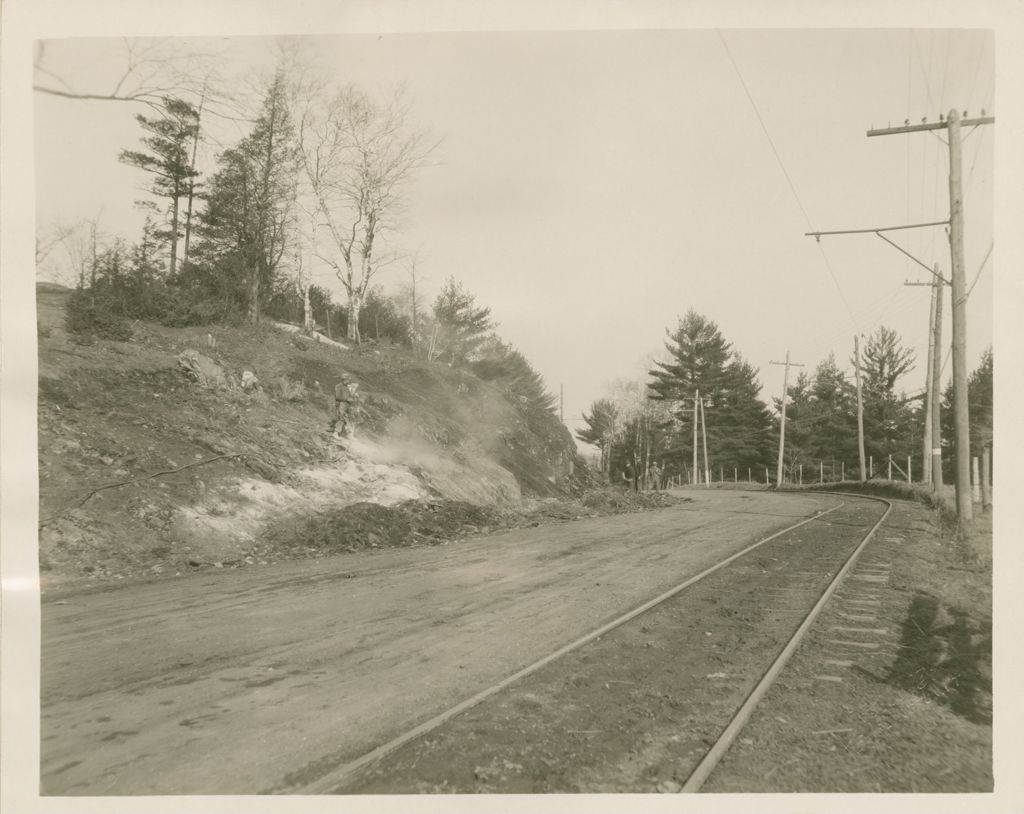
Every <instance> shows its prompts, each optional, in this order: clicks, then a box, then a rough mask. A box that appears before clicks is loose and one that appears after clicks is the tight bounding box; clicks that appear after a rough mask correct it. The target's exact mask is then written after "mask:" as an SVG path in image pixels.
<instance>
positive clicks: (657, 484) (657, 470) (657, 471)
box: [651, 461, 661, 492]
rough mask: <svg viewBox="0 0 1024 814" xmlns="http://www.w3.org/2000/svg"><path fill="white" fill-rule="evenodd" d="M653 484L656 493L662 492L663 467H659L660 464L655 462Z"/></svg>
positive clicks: (652, 472)
mask: <svg viewBox="0 0 1024 814" xmlns="http://www.w3.org/2000/svg"><path fill="white" fill-rule="evenodd" d="M651 484H652V485H653V488H654V491H655V492H660V491H661V467H660V466H658V462H657V461H655V462H654V465H653V466H652V467H651Z"/></svg>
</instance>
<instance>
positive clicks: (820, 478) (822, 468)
mask: <svg viewBox="0 0 1024 814" xmlns="http://www.w3.org/2000/svg"><path fill="white" fill-rule="evenodd" d="M824 482H825V462H824V461H818V483H824Z"/></svg>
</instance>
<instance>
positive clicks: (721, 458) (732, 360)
mask: <svg viewBox="0 0 1024 814" xmlns="http://www.w3.org/2000/svg"><path fill="white" fill-rule="evenodd" d="M666 333H667V334H668V337H669V338H668V341H667V342H666V343H665V347H666V349H667V350H668V351H669V353H670V355H671V358H670V360H669V361H667V362H656V363H655V365H656V367H655V369H653V370H651V371H650V376H651V382H650V384H649V388H650V398H651V399H653V400H655V401H664V402H669V403H671V404H672V405H673V407H674V409H675V417H676V418H677V419H678V421H679V425H677V426H676V427H674V428H672V429H673V430H674V435H675V438H676V439H678V441H677V442H672V441H668V442H667V443H666V449H667V450H668V452H669V454H670V456H671V457H672V458H673V459H674V463H675V464H676V465H677V466H678V467H682V466H683V465H685V464H686V462H687V460H689V458H690V455H692V451H693V446H692V427H693V422H694V416H693V413H692V408H693V403H694V402H693V399H694V394H695V393H696V392H697V391H699V392H700V396H701V400H702V401H703V402H704V414H705V424H706V432H707V444H708V456H709V460H710V461H711V462H712V464H717V465H718V466H720V467H723V468H728V469H732V468H733V467H736V468H742V469H746V468H747V467H748V466H757V465H762V464H764V463H766V462H767V461H768V460H770V456H771V448H772V418H771V415H770V413H769V412H768V408H767V406H766V405H765V404H764V402H763V401H761V399H760V398H759V393H760V390H761V387H760V385H759V384H758V381H757V374H758V371H757V369H756V368H754V367H752V366H751V365H749V364H748V363H747V362H745V361H744V360H743V358H742V357H741V356H740V355H739V354H738V353H736V352H734V351H733V349H732V346H731V345H730V343H729V342H727V341H726V340H725V338H724V337H723V336H722V334H721V332H720V331H719V329H718V326H717V325H716V324H715V323H714V322H712V321H711V320H709V319H707V318H706V317H703V316H701V315H700V314H698V313H697V312H696V311H693V310H692V309H691V310H690V311H688V312H687V313H686V316H685V317H683V319H682V320H680V322H679V325H678V326H677V328H676V330H675V331H674V332H668V331H666ZM687 410H689V411H690V412H687ZM661 423H662V425H663V426H664V427H665V429H668V427H667V423H666V422H664V421H662V422H661ZM687 428H690V430H689V431H688V430H687ZM698 451H699V453H700V454H699V456H698V457H702V456H703V439H699V440H698Z"/></svg>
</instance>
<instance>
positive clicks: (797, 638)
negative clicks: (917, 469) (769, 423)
mask: <svg viewBox="0 0 1024 814" xmlns="http://www.w3.org/2000/svg"><path fill="white" fill-rule="evenodd" d="M808 491H810V490H808ZM815 494H826V495H845V496H847V497H859V498H864V499H867V500H875V501H878V502H880V503H884V504H886V509H885V512H883V513H882V516H881V517H880V518H879V519H878V522H876V523H875V524H874V525H873V526H872V527H871V529H870V530H869V531H868V533H867V534H866V535H865V536H864V539H863V540H861V542H860V543H859V544H858V546H857V547H856V548H855V549H854V550H853V553H852V554H851V555H850V556H849V557H848V558H847V560H846V563H845V564H844V565H843V567H842V568H840V569H839V571H838V573H837V574H836V575H835V577H834V578H833V579H832V581H831V582H830V583H829V584H828V586H827V587H826V588H825V590H824V592H823V593H822V595H821V597H819V599H818V601H817V602H816V603H815V604H814V607H813V608H811V610H810V611H809V612H808V613H807V616H805V617H804V620H803V621H802V622H801V623H800V627H798V628H797V629H796V632H795V633H794V634H793V636H792V637H791V638H790V640H789V641H788V642H787V643H786V646H785V647H783V648H782V652H780V653H779V655H778V656H777V657H776V659H775V661H773V662H772V664H771V666H770V667H769V668H768V669H767V671H765V674H764V675H763V676H762V677H761V680H760V681H759V682H758V683H757V685H756V686H755V687H754V689H753V690H751V691H750V694H749V695H748V696H747V698H746V700H745V701H744V702H743V704H742V705H741V706H740V708H739V710H737V712H736V714H735V715H734V716H733V718H732V720H731V721H730V722H729V724H728V726H726V728H725V729H724V730H723V731H722V734H721V735H720V736H719V737H718V740H716V741H715V743H714V745H713V746H712V747H711V748H710V749H709V750H708V751H707V754H705V755H704V757H703V759H702V760H701V762H700V763H698V764H697V766H696V768H695V769H694V770H693V771H692V772H691V773H690V776H689V777H688V778H687V780H686V782H685V783H684V784H683V787H682V789H680V793H682V794H687V793H693V792H697V791H699V790H700V788H701V786H703V785H704V781H706V780H707V779H708V776H709V775H710V774H711V772H712V771H714V769H715V767H716V766H717V765H718V763H719V761H721V759H722V758H723V757H725V754H726V752H728V751H729V747H730V746H732V744H733V741H735V740H736V736H737V735H738V734H739V733H740V730H742V729H743V727H744V726H745V725H746V723H747V721H748V720H749V719H750V716H751V714H752V713H753V711H754V708H755V707H756V706H757V704H758V702H760V700H761V699H762V698H763V697H764V694H765V693H766V692H768V690H769V688H770V687H771V686H772V684H774V683H775V679H777V678H778V677H779V673H781V672H782V668H783V667H785V666H786V662H787V661H789V658H790V656H792V655H793V653H794V652H795V651H796V649H797V647H799V646H800V642H801V641H803V638H804V636H805V635H806V634H807V631H808V630H809V629H810V627H811V625H813V624H814V622H815V620H816V619H817V618H818V615H819V614H820V613H821V611H822V609H823V608H824V607H825V605H826V604H828V601H829V600H830V599H831V598H832V594H834V593H835V592H836V589H837V588H838V587H839V583H840V582H842V581H843V578H844V577H845V576H846V575H847V574H848V573H849V572H850V570H851V569H852V568H853V566H854V565H856V563H857V560H858V559H859V557H860V553H861V551H863V550H864V547H865V546H867V544H868V543H869V542H870V541H871V538H872V537H874V536H875V532H876V531H878V529H879V527H880V526H881V525H882V523H883V522H884V521H885V518H886V517H888V516H889V512H891V511H892V501H891V500H886V499H885V498H884V497H876V496H875V495H855V494H850V493H845V492H815ZM840 505H842V504H840ZM837 508H838V507H837Z"/></svg>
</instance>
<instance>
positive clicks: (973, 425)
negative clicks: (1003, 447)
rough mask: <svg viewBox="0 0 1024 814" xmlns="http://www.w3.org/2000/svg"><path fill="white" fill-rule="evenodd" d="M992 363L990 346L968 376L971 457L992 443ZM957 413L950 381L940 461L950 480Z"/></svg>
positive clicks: (944, 398)
mask: <svg viewBox="0 0 1024 814" xmlns="http://www.w3.org/2000/svg"><path fill="white" fill-rule="evenodd" d="M993 395H994V392H993V365H992V348H991V346H989V347H988V348H986V349H985V352H984V353H982V355H981V362H980V363H979V365H978V367H977V368H975V369H974V370H973V371H971V374H970V375H969V376H968V377H967V410H968V415H969V426H970V433H971V456H972V457H978V458H980V457H981V454H982V452H983V451H984V449H985V447H988V448H989V450H990V451H991V450H992V442H993V412H994V411H993V404H994V400H993ZM955 421H956V416H955V414H954V412H953V382H952V381H950V383H949V384H948V385H946V389H945V390H944V391H943V394H942V447H943V452H942V462H943V473H944V474H945V475H947V476H948V477H949V479H950V480H952V479H953V478H954V476H955V471H954V468H955V465H956V459H955V454H956V426H955Z"/></svg>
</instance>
